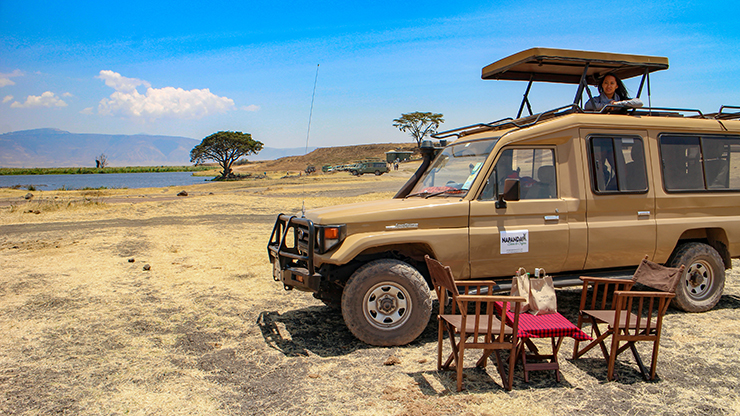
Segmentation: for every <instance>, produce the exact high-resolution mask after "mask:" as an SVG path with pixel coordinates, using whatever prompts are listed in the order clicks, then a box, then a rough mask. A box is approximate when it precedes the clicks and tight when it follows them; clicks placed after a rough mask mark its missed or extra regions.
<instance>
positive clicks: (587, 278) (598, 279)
mask: <svg viewBox="0 0 740 416" xmlns="http://www.w3.org/2000/svg"><path fill="white" fill-rule="evenodd" d="M579 279H581V280H582V281H584V282H595V283H596V282H598V283H626V282H632V279H618V278H616V277H593V276H580V277H579ZM633 283H634V282H633Z"/></svg>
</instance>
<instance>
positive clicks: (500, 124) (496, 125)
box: [432, 104, 584, 139]
mask: <svg viewBox="0 0 740 416" xmlns="http://www.w3.org/2000/svg"><path fill="white" fill-rule="evenodd" d="M583 112H584V111H583V109H582V108H581V107H579V106H578V105H576V104H569V105H565V106H562V107H558V108H554V109H552V110H548V111H545V112H542V113H538V114H533V115H531V116H528V117H521V118H517V119H512V118H511V117H507V118H502V119H501V120H497V121H492V122H490V123H478V124H472V125H470V126H465V127H459V128H456V129H452V130H446V131H442V132H439V133H436V134H433V135H432V137H434V138H435V139H444V138H447V137H451V136H456V137H458V138H460V137H463V136H466V135H469V134H472V133H480V132H482V131H488V130H501V129H504V128H515V129H517V130H518V129H523V128H525V127H530V126H534V125H535V124H537V123H539V122H541V121H544V120H548V119H551V118H555V117H560V116H563V115H566V114H571V113H583Z"/></svg>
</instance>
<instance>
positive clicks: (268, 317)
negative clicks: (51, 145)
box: [0, 175, 740, 415]
mask: <svg viewBox="0 0 740 416" xmlns="http://www.w3.org/2000/svg"><path fill="white" fill-rule="evenodd" d="M338 178H339V180H338V181H332V180H330V179H317V180H313V179H312V180H311V181H303V182H300V181H298V182H290V181H283V182H281V181H279V180H278V179H271V180H269V182H265V183H264V184H263V185H260V186H257V185H255V184H253V183H252V184H246V183H218V184H206V185H194V186H190V187H187V190H188V192H189V194H190V195H191V196H189V197H186V198H178V197H175V196H174V195H175V194H176V193H177V192H178V191H179V190H180V189H181V188H177V189H170V188H165V189H156V190H125V191H124V190H109V191H108V190H106V191H101V192H102V193H101V194H100V195H96V196H95V198H96V199H98V198H99V200H100V201H101V203H99V204H89V205H84V204H82V205H75V204H66V205H65V204H62V206H60V207H58V209H56V208H55V209H40V213H39V214H34V213H28V212H24V210H27V208H26V207H27V206H28V205H22V204H23V203H22V202H18V203H17V205H18V206H19V208H16V209H15V210H13V208H11V207H10V206H8V205H6V206H4V207H3V206H0V269H1V270H2V271H3V272H2V274H1V275H0V333H2V334H3V336H2V337H1V338H0V414H10V415H16V414H23V415H37V414H40V415H45V414H80V415H98V414H175V415H177V414H209V415H211V414H278V415H280V414H284V415H289V414H290V415H292V414H316V415H319V414H342V415H344V414H363V415H366V414H367V415H375V414H377V415H387V414H393V415H447V414H472V415H477V414H480V415H493V414H501V413H504V414H512V415H520V414H521V415H524V414H527V415H528V414H534V413H537V414H555V415H560V414H573V413H582V414H583V413H588V414H603V415H611V414H619V415H624V414H627V415H636V414H686V415H692V414H737V413H738V412H740V399H739V397H740V396H739V394H738V390H737V387H736V386H737V385H738V384H740V379H739V378H740V376H739V375H738V374H740V358H738V356H737V354H736V353H735V352H736V351H737V345H738V341H740V339H739V338H740V318H739V317H738V315H737V309H738V308H739V307H740V285H739V283H738V275H737V273H735V272H733V273H732V274H729V275H728V280H727V285H726V289H725V295H724V296H723V298H722V300H721V301H720V304H719V305H718V306H717V307H716V308H715V309H714V310H712V311H710V312H707V313H702V314H684V313H680V312H677V311H673V310H671V311H669V313H670V316H668V318H667V322H666V327H665V332H664V338H663V341H662V343H661V353H660V365H659V368H658V372H659V376H660V379H659V380H658V381H657V382H645V381H643V380H642V379H641V378H640V377H639V373H638V372H637V369H636V366H635V365H634V363H633V362H632V361H631V358H630V356H629V354H625V355H624V356H622V357H621V358H620V360H619V363H618V368H617V371H618V373H619V375H620V379H619V380H618V381H616V382H610V383H607V382H606V381H605V379H606V366H605V363H604V361H603V359H601V358H600V357H599V355H598V353H597V351H593V353H590V354H589V355H587V356H586V357H585V358H583V359H581V360H577V361H571V360H569V352H570V348H571V347H572V343H571V342H569V340H568V341H566V342H565V345H564V347H563V352H562V355H561V360H560V363H561V367H562V374H563V381H562V382H561V383H556V382H555V380H554V377H553V375H552V374H551V373H547V372H540V373H533V374H532V375H531V381H530V383H529V384H527V383H524V381H523V379H522V377H521V373H520V372H518V373H517V375H516V378H515V386H514V390H513V391H512V392H505V391H503V390H502V389H501V388H500V387H499V386H500V383H499V381H500V380H499V379H498V376H497V373H496V372H495V370H494V369H493V368H489V370H488V371H483V370H475V369H472V368H470V369H466V370H465V385H466V387H467V390H466V391H465V392H463V393H456V392H454V388H455V382H454V375H453V374H451V373H447V372H437V371H436V360H435V355H436V327H435V321H434V320H430V323H429V326H428V327H427V330H426V331H425V332H424V333H423V334H422V336H421V337H420V338H419V339H418V340H417V341H415V342H414V343H412V344H410V345H408V346H405V347H398V348H379V347H370V346H367V345H365V344H362V343H360V342H358V341H357V340H355V339H354V338H353V337H352V335H351V334H350V333H349V331H348V330H347V329H346V327H345V326H344V324H343V322H342V319H341V316H340V315H339V313H338V312H337V311H334V310H331V309H329V308H326V307H324V306H323V304H321V302H318V301H316V300H314V299H313V298H312V297H311V296H310V295H308V294H305V293H301V292H285V291H284V290H283V289H282V288H281V287H280V285H278V284H277V283H275V282H273V281H272V278H271V269H270V265H269V264H268V263H267V254H266V249H265V245H266V243H267V239H268V238H269V234H270V231H271V229H272V224H273V220H274V217H275V215H277V214H278V213H279V212H296V211H298V210H299V209H300V207H301V205H302V202H303V200H304V199H305V204H306V206H307V207H309V208H310V207H318V206H325V205H334V204H340V203H346V202H354V201H357V200H369V199H376V198H387V197H390V196H391V195H392V194H393V190H395V189H397V188H398V187H399V186H400V184H402V183H403V177H401V176H395V177H394V176H392V175H391V176H385V175H384V176H383V177H380V178H375V177H362V178H350V179H353V180H346V179H343V178H344V177H338ZM24 193H25V192H23V193H21V194H7V193H5V194H4V193H0V199H2V198H11V199H12V198H17V199H22V194H24ZM65 195H70V194H65ZM69 198H70V199H71V198H84V196H81V195H80V196H77V195H74V196H72V197H69ZM52 199H53V197H52ZM13 200H14V201H15V199H13ZM132 200H135V201H144V202H139V203H130V202H131V201H132ZM131 259H133V260H134V261H133V262H130V261H129V260H131ZM145 264H148V265H150V270H148V271H145V270H143V266H144V265H145ZM736 266H740V264H736ZM578 296H579V293H578V291H577V290H562V291H560V293H559V302H560V305H559V306H560V309H561V310H562V311H563V312H564V313H565V314H566V315H567V316H569V317H570V318H571V319H572V317H573V316H574V314H575V312H576V309H577V305H576V302H577V299H578ZM435 308H436V306H435ZM475 354H476V353H472V355H475ZM390 356H395V357H397V358H398V361H399V363H397V364H396V365H392V366H387V365H384V362H385V361H386V360H387V359H388V358H389V357H390ZM467 361H468V362H470V363H473V362H474V357H470V359H469V360H467Z"/></svg>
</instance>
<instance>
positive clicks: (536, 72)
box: [481, 48, 668, 118]
mask: <svg viewBox="0 0 740 416" xmlns="http://www.w3.org/2000/svg"><path fill="white" fill-rule="evenodd" d="M662 69H668V58H664V57H662V56H644V55H625V54H619V53H608V52H591V51H574V50H569V49H550V48H532V49H527V50H526V51H522V52H519V53H516V54H514V55H511V56H508V57H506V58H504V59H501V60H499V61H496V62H494V63H492V64H491V65H488V66H486V67H485V68H483V72H482V74H481V78H483V79H498V80H509V81H529V84H528V85H527V90H526V92H525V93H524V98H523V99H522V104H521V105H520V106H519V112H518V113H517V118H519V117H520V116H521V114H522V111H523V110H524V107H525V105H526V107H527V110H529V114H530V115H532V106H531V105H530V103H529V89H530V88H531V87H532V82H534V81H537V82H559V83H565V84H576V85H578V90H577V91H576V96H575V98H574V99H573V105H579V104H580V103H581V102H582V101H583V99H582V96H583V91H584V90H585V91H586V93H587V94H588V96H589V97H591V91H590V90H589V89H588V85H589V84H591V85H597V84H598V81H599V79H601V77H603V76H604V75H606V74H614V75H616V76H617V77H619V78H620V79H627V78H632V77H635V76H638V75H642V81H640V88H639V90H638V91H637V97H640V94H641V93H642V87H643V84H644V83H645V81H647V83H648V95H650V73H651V72H655V71H660V70H662Z"/></svg>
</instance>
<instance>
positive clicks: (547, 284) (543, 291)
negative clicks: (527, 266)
mask: <svg viewBox="0 0 740 416" xmlns="http://www.w3.org/2000/svg"><path fill="white" fill-rule="evenodd" d="M538 271H539V273H535V274H536V275H539V276H540V277H534V278H531V279H529V308H528V309H529V313H531V314H532V315H546V314H548V313H555V312H557V311H558V299H557V297H556V296H555V285H554V284H553V282H552V277H551V276H548V275H547V273H546V272H545V269H539V270H538Z"/></svg>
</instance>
